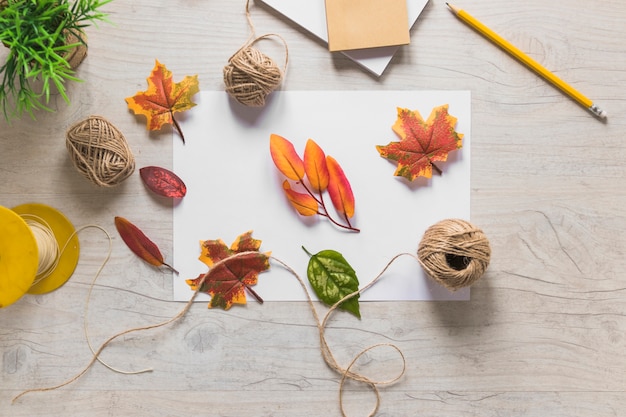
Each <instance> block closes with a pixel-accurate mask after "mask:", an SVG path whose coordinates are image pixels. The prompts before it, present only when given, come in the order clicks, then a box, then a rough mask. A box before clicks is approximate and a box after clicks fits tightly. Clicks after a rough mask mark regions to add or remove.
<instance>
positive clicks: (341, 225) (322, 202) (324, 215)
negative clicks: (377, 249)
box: [298, 178, 361, 233]
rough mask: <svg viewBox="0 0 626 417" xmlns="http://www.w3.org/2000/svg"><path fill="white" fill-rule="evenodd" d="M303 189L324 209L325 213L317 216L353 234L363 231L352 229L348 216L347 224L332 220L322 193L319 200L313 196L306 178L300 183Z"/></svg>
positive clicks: (346, 217)
mask: <svg viewBox="0 0 626 417" xmlns="http://www.w3.org/2000/svg"><path fill="white" fill-rule="evenodd" d="M298 182H299V183H300V184H301V185H302V187H304V189H305V190H306V192H307V193H308V194H309V195H310V196H311V197H313V198H314V199H315V201H317V203H318V204H319V205H320V206H322V209H323V210H324V211H323V212H320V211H319V210H318V211H317V214H319V215H320V216H323V217H326V218H327V219H328V220H330V222H331V223H333V224H334V225H335V226H337V227H341V228H343V229H347V230H351V231H353V232H357V233H359V232H360V231H361V230H360V229H357V228H356V227H352V225H351V224H350V220H348V216H344V217H345V219H346V223H347V224H341V223H339V222H338V221H336V220H335V219H333V218H332V216H331V215H330V213H329V212H328V209H327V208H326V204H325V203H324V196H323V195H322V192H321V191H319V198H318V197H317V196H316V195H315V194H313V192H312V191H311V190H310V189H309V187H307V185H306V183H305V182H304V178H301V179H300V180H299V181H298Z"/></svg>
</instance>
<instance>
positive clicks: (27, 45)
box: [0, 0, 112, 120]
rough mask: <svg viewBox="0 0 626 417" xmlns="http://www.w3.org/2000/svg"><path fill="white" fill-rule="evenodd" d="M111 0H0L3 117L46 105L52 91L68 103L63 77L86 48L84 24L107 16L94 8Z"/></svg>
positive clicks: (67, 78) (71, 74)
mask: <svg viewBox="0 0 626 417" xmlns="http://www.w3.org/2000/svg"><path fill="white" fill-rule="evenodd" d="M111 1H112V0H74V1H73V2H71V1H70V0H0V41H2V43H3V44H4V46H5V47H6V48H8V54H7V57H6V61H5V62H4V64H3V65H2V66H0V74H1V75H0V107H1V108H2V112H3V113H4V117H5V119H6V120H10V119H11V118H12V117H20V116H21V115H22V114H23V113H24V112H26V113H29V114H30V115H31V116H33V111H34V110H38V109H43V110H51V109H50V108H49V107H48V103H49V100H50V93H51V92H52V91H54V90H53V89H56V91H57V92H58V93H59V94H60V95H61V96H62V97H63V99H64V100H65V101H66V102H67V103H69V101H70V100H69V97H68V95H67V92H66V89H65V83H66V81H80V80H79V79H78V78H76V76H75V75H74V74H75V68H76V66H77V65H78V64H80V62H81V61H82V59H83V58H84V56H85V54H86V47H87V42H86V37H85V34H84V29H85V28H86V27H87V26H89V25H90V24H91V23H95V22H96V21H107V19H106V16H107V15H106V14H105V13H103V12H101V11H100V8H101V7H102V6H103V5H105V4H107V3H109V2H111Z"/></svg>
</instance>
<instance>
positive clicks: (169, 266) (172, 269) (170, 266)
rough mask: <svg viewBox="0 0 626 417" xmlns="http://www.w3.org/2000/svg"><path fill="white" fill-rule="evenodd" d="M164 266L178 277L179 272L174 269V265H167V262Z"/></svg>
mask: <svg viewBox="0 0 626 417" xmlns="http://www.w3.org/2000/svg"><path fill="white" fill-rule="evenodd" d="M163 266H165V267H167V268H169V269H170V271H172V272H173V273H175V274H176V275H178V271H177V270H176V268H174V267H173V266H172V265H169V264H166V263H165V262H163Z"/></svg>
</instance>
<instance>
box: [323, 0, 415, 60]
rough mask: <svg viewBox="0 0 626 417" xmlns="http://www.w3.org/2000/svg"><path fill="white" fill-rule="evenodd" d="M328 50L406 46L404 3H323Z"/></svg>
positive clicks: (347, 0) (343, 0) (394, 0)
mask: <svg viewBox="0 0 626 417" xmlns="http://www.w3.org/2000/svg"><path fill="white" fill-rule="evenodd" d="M325 1H326V25H327V27H328V49H329V50H330V51H346V50H350V49H363V48H377V47H380V46H392V45H406V44H408V43H409V41H410V38H409V17H408V12H407V5H406V2H407V0H325Z"/></svg>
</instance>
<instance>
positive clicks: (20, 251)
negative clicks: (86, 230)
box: [0, 203, 80, 308]
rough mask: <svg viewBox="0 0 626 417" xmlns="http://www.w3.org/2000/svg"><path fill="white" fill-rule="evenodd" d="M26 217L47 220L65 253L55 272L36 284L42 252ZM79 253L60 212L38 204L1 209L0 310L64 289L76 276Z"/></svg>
mask: <svg viewBox="0 0 626 417" xmlns="http://www.w3.org/2000/svg"><path fill="white" fill-rule="evenodd" d="M22 215H32V216H36V217H39V218H41V219H43V220H44V221H45V222H46V224H47V225H49V227H50V230H51V231H52V233H53V235H54V238H55V240H56V241H57V244H58V246H59V248H61V249H62V251H61V253H60V254H59V258H58V263H57V265H56V267H55V268H54V270H53V271H52V272H51V273H50V274H49V275H47V276H46V277H45V278H43V279H41V280H37V282H36V284H34V283H35V280H36V278H37V270H38V268H39V248H38V246H37V239H36V238H35V235H34V234H33V231H32V230H31V228H30V227H29V226H28V224H27V223H26V221H25V220H24V219H23V218H22ZM79 253H80V247H79V243H78V236H76V234H75V229H74V226H73V225H72V223H71V222H70V221H69V220H68V219H67V218H66V217H65V216H64V215H63V214H62V213H61V212H60V211H58V210H56V209H54V208H52V207H50V206H47V205H44V204H38V203H29V204H22V205H19V206H17V207H14V208H13V209H8V208H6V207H2V206H0V308H2V307H7V306H9V305H11V304H13V303H14V302H16V301H17V300H19V299H20V298H21V297H22V296H23V295H24V294H26V293H28V294H45V293H48V292H51V291H54V290H56V289H57V288H59V287H61V286H62V285H63V284H65V282H67V280H68V279H69V278H70V277H71V276H72V274H73V273H74V270H75V269H76V265H77V264H78V257H79Z"/></svg>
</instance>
